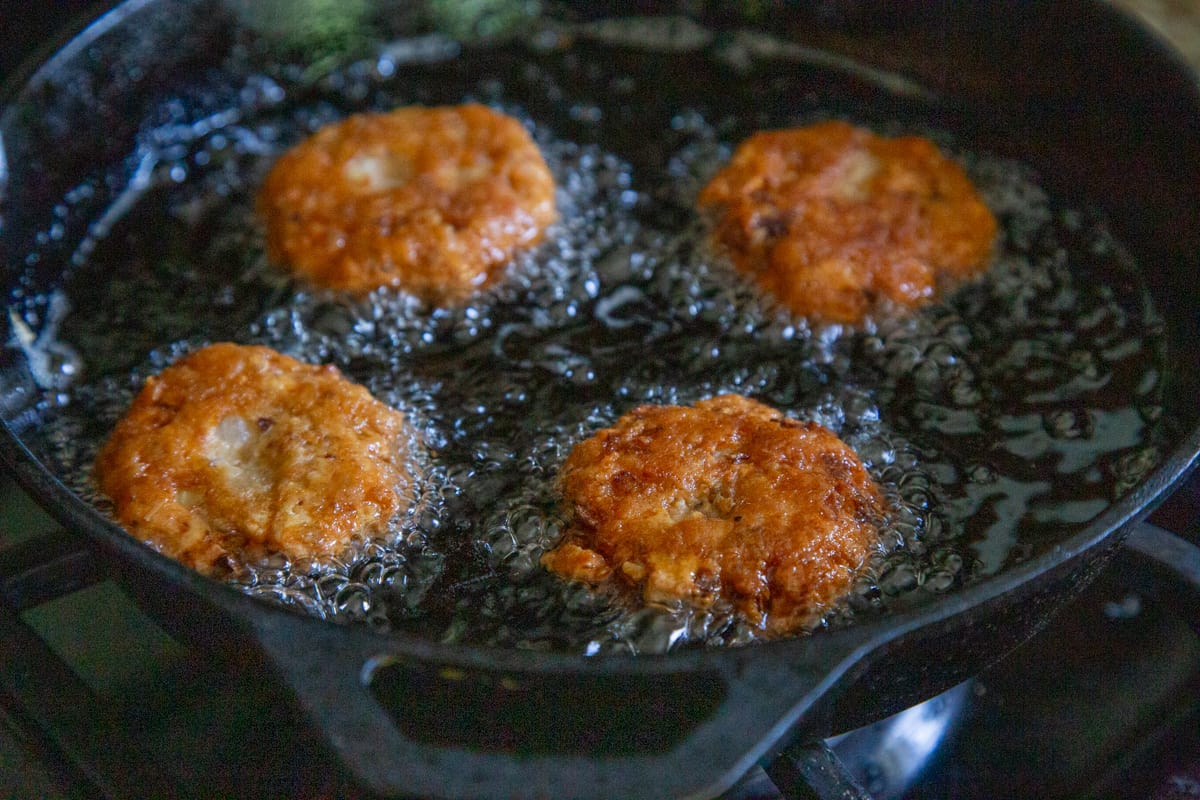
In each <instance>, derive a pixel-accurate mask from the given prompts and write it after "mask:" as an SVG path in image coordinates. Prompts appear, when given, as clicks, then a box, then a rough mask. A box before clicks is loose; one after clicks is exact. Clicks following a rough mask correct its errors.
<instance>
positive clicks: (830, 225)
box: [698, 121, 996, 324]
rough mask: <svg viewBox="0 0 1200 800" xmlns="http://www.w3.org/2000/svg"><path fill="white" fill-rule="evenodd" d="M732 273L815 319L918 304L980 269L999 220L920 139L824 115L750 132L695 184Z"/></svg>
mask: <svg viewBox="0 0 1200 800" xmlns="http://www.w3.org/2000/svg"><path fill="white" fill-rule="evenodd" d="M698 203H699V205H700V207H701V209H703V210H705V211H707V212H708V213H710V214H711V215H712V218H713V220H714V231H713V237H714V240H715V242H716V243H717V246H718V247H719V248H720V249H722V250H724V251H725V252H727V253H728V254H729V256H730V258H731V260H732V261H733V263H734V265H735V266H737V267H738V268H739V269H740V270H741V271H743V272H745V273H747V274H749V275H751V276H752V277H753V278H754V279H755V280H756V281H757V282H758V283H759V285H760V286H762V287H763V288H764V289H766V290H767V291H769V292H770V293H771V294H773V295H774V296H775V297H776V298H778V299H779V300H780V301H781V302H782V303H783V304H784V305H786V306H788V307H789V308H790V309H791V310H792V311H794V312H795V313H797V314H800V315H802V316H807V317H810V318H812V319H815V320H818V321H825V322H838V323H850V324H857V323H859V322H861V321H862V320H863V319H864V318H865V317H866V316H867V315H868V314H871V313H873V312H875V311H877V310H879V306H880V303H881V301H884V302H887V303H889V304H891V305H893V306H895V307H899V308H915V307H918V306H921V305H924V304H926V303H928V302H930V301H931V300H932V299H934V298H935V297H936V296H937V294H938V291H939V284H940V283H941V282H942V281H943V280H946V279H949V280H950V281H955V280H962V279H965V278H969V277H971V276H973V275H975V274H977V273H980V272H982V271H983V270H984V269H986V268H987V266H988V263H989V261H990V258H991V253H992V248H993V244H994V241H995V239H996V219H995V217H993V216H992V213H991V211H989V210H988V208H987V206H986V205H984V203H983V201H982V200H981V199H980V197H979V195H978V193H977V192H976V190H975V187H974V186H973V185H972V184H971V181H970V179H969V178H968V177H967V176H966V174H965V173H964V172H963V170H962V168H960V167H959V166H958V165H957V164H956V163H954V162H953V161H951V160H950V159H948V158H946V157H945V156H943V155H942V154H941V152H939V150H938V149H937V147H936V146H935V145H934V144H933V143H932V142H931V141H929V140H928V139H925V138H922V137H919V136H905V137H901V138H896V139H887V138H882V137H879V136H875V135H874V134H872V133H870V132H868V131H866V130H863V129H861V128H856V127H853V126H851V125H850V124H848V123H845V122H839V121H833V122H823V123H819V124H817V125H811V126H809V127H806V128H796V129H791V130H780V131H768V132H763V133H757V134H755V135H753V136H751V137H750V138H749V139H747V140H746V141H745V142H743V143H742V144H741V145H740V146H739V147H738V148H737V150H736V151H735V152H734V154H733V158H732V160H731V161H730V163H729V164H728V165H727V166H726V167H725V168H724V169H722V170H721V171H720V172H718V173H717V175H716V176H715V177H713V179H712V180H711V181H710V182H709V183H708V185H707V186H705V187H704V189H703V190H702V191H701V192H700V196H699V198H698Z"/></svg>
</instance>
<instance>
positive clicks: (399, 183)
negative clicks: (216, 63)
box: [258, 105, 557, 302]
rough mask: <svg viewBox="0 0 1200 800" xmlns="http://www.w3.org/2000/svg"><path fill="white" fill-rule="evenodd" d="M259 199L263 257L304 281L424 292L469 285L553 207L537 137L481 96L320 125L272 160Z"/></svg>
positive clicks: (489, 272)
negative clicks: (479, 100) (264, 246)
mask: <svg viewBox="0 0 1200 800" xmlns="http://www.w3.org/2000/svg"><path fill="white" fill-rule="evenodd" d="M258 210H259V214H260V215H261V217H262V218H263V219H264V220H265V223H266V231H267V252H268V255H269V257H270V258H271V259H272V260H274V261H275V262H277V263H281V264H284V265H287V266H289V267H290V268H291V269H293V270H294V271H296V272H297V273H299V274H300V275H302V276H304V277H306V278H307V279H308V280H310V281H312V282H313V283H315V284H318V285H320V286H325V287H329V288H334V289H342V290H346V291H350V292H354V293H360V294H361V293H366V292H369V291H371V290H372V289H376V288H379V287H391V288H397V289H405V290H407V291H410V292H412V293H414V294H417V295H420V296H422V297H424V298H426V299H429V300H432V301H435V302H437V301H445V300H456V299H460V298H463V297H466V296H467V295H469V294H471V293H472V292H474V291H475V290H477V289H479V288H480V287H481V286H483V285H484V284H486V283H487V282H489V281H490V280H491V279H492V278H494V277H495V273H496V272H497V269H498V268H499V267H500V266H501V265H503V264H504V263H505V262H506V261H508V260H509V259H510V258H511V257H512V256H513V254H514V253H515V252H516V251H517V250H519V249H521V248H524V247H528V246H530V245H532V244H535V243H536V242H538V241H540V240H541V239H542V237H543V235H544V232H545V229H546V227H547V226H548V225H549V224H550V223H551V222H553V221H554V220H555V219H556V218H557V213H556V212H555V208H554V178H553V176H552V175H551V174H550V170H549V168H548V167H547V166H546V162H545V160H544V159H543V158H542V155H541V152H540V151H539V150H538V148H537V145H536V144H534V142H533V140H532V139H531V138H530V136H529V134H528V133H527V132H526V130H525V129H524V128H523V127H522V126H521V124H520V123H519V122H518V121H517V120H515V119H513V118H511V117H508V116H506V115H504V114H501V113H498V112H496V111H492V110H491V109H489V108H486V107H484V106H480V105H462V106H447V107H440V108H421V107H409V108H401V109H397V110H395V111H392V112H389V113H386V114H356V115H354V116H351V117H348V118H346V119H344V120H342V121H341V122H337V123H334V124H331V125H327V126H326V127H324V128H322V129H321V130H319V131H317V132H316V133H315V134H314V135H313V136H311V137H309V138H308V139H306V140H305V141H303V142H301V143H300V144H298V145H296V146H295V147H294V148H292V149H291V150H289V151H288V152H286V153H284V154H283V156H281V157H280V159H279V160H278V161H277V162H276V163H275V166H274V167H273V168H272V169H271V172H270V173H269V174H268V175H267V178H266V180H265V181H264V183H263V186H262V189H261V190H260V192H259V195H258Z"/></svg>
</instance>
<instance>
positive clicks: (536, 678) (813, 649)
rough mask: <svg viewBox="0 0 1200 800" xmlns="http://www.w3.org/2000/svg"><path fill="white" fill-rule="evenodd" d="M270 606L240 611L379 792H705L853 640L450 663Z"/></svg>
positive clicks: (475, 656) (808, 700) (769, 741)
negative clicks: (602, 656)
mask: <svg viewBox="0 0 1200 800" xmlns="http://www.w3.org/2000/svg"><path fill="white" fill-rule="evenodd" d="M269 611H270V613H263V614H254V615H252V616H253V619H251V620H250V622H251V626H252V628H253V629H254V635H255V637H256V639H257V641H258V642H259V643H260V644H261V646H262V647H263V648H264V650H265V651H266V653H267V655H268V656H269V657H270V660H271V661H272V662H273V663H274V665H275V667H276V668H277V669H278V670H279V672H280V673H281V676H282V677H283V678H284V679H285V680H286V681H287V683H288V684H289V685H290V686H291V688H292V690H293V691H294V693H295V695H296V697H297V699H298V701H299V703H300V705H301V707H302V708H303V709H304V710H305V712H306V713H307V714H308V716H309V718H310V719H311V721H312V722H313V724H314V726H315V727H316V728H317V729H319V730H320V731H321V732H322V733H323V734H324V736H325V738H326V739H327V741H328V742H329V744H330V745H331V746H332V748H333V750H334V751H335V753H336V755H337V757H338V759H339V761H340V762H341V763H342V764H343V765H344V766H345V767H346V768H347V770H348V771H349V773H350V775H351V776H352V777H353V779H354V780H355V781H356V782H358V783H359V784H361V785H362V787H363V788H364V789H366V790H369V791H371V792H373V793H376V794H378V795H381V796H384V797H398V796H419V797H431V798H433V797H436V798H447V799H449V798H460V799H461V800H469V799H470V798H547V797H553V798H566V797H570V798H613V797H622V798H631V799H633V798H654V799H655V800H662V798H671V797H675V798H707V797H714V796H716V795H718V794H720V793H721V792H723V791H725V790H726V789H727V788H728V787H729V786H730V785H732V784H733V783H734V782H735V781H736V780H737V779H738V778H740V777H741V776H742V775H743V774H744V773H745V772H746V771H747V770H748V769H749V768H750V767H751V766H753V765H754V763H755V762H756V761H757V760H758V759H760V758H762V757H763V756H765V755H773V752H774V748H776V747H778V746H780V745H782V744H784V743H785V742H783V741H782V740H783V739H784V737H785V734H786V733H787V732H788V731H789V730H790V729H791V728H792V727H794V726H795V724H796V723H797V722H798V721H799V720H800V719H801V718H802V717H803V716H804V715H805V714H806V713H807V712H808V711H809V710H810V709H811V708H812V707H813V705H814V703H815V702H816V701H817V700H818V699H819V698H821V697H822V696H823V695H824V694H825V693H826V692H828V691H829V690H830V689H831V688H832V687H833V686H834V685H835V684H836V683H837V681H838V680H839V678H841V676H842V675H843V673H844V672H845V671H846V670H847V669H848V668H849V667H850V666H851V665H852V664H854V663H855V662H856V661H857V660H858V658H859V654H860V653H861V652H863V648H864V647H865V637H864V636H863V635H862V634H857V633H856V632H855V630H854V629H851V630H848V631H841V632H838V634H837V635H834V634H829V635H823V636H821V637H820V639H821V640H822V641H817V639H815V638H814V639H809V640H797V641H795V642H780V643H777V644H778V645H779V646H778V647H777V646H775V645H772V646H771V647H770V648H762V647H750V648H743V649H741V650H740V651H726V652H722V653H695V654H681V656H682V657H679V656H672V657H657V658H656V657H643V658H639V659H637V660H636V664H634V662H631V661H630V660H629V659H615V658H614V659H588V658H582V657H579V658H568V657H562V656H553V657H548V658H547V659H546V660H545V661H544V662H534V663H536V664H539V665H538V666H536V667H534V668H530V666H529V664H530V660H529V659H528V658H527V656H528V654H510V653H506V652H503V651H490V652H481V651H463V652H462V653H461V654H457V653H456V654H455V655H454V657H453V658H454V660H453V662H448V661H447V658H446V655H445V650H444V649H442V650H441V651H440V655H439V653H435V652H433V649H434V647H435V646H434V645H428V646H427V647H426V649H424V650H423V649H422V646H421V645H419V644H418V645H411V644H410V643H403V646H404V647H405V648H406V650H407V651H406V652H399V651H398V650H397V648H398V647H399V646H400V645H398V644H397V643H395V642H392V641H390V640H388V639H386V638H383V637H380V636H378V635H376V634H373V633H371V632H370V631H367V630H357V629H353V628H339V627H334V626H331V625H328V624H327V623H318V622H317V621H315V620H310V619H306V618H302V617H300V616H298V615H294V614H291V613H288V612H285V611H276V610H275V609H270V610H269ZM842 634H846V635H842ZM813 645H816V646H813ZM517 655H522V656H526V658H522V659H517V658H516V657H515V656H517Z"/></svg>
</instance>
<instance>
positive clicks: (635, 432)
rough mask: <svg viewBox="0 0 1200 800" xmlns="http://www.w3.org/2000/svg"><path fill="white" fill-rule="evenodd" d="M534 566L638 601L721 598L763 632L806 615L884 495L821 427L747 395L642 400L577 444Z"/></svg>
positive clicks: (864, 541)
mask: <svg viewBox="0 0 1200 800" xmlns="http://www.w3.org/2000/svg"><path fill="white" fill-rule="evenodd" d="M560 487H561V491H562V497H563V502H564V503H565V508H566V513H567V516H568V519H569V522H570V527H569V529H568V532H567V534H566V536H565V538H564V539H563V541H562V542H561V543H560V544H559V545H558V546H557V547H556V548H555V549H553V550H551V551H549V552H547V553H545V554H544V555H543V556H542V565H543V566H545V567H546V568H547V569H549V570H550V571H552V572H555V573H558V574H559V575H562V576H564V577H566V578H570V579H574V580H579V581H585V582H588V583H591V584H600V583H603V582H606V581H609V580H610V579H611V580H615V581H617V582H618V584H619V585H623V586H625V587H628V588H633V589H635V590H636V591H638V592H640V594H641V595H642V596H643V598H644V599H645V600H646V601H648V602H663V601H671V600H683V601H684V602H686V603H689V604H691V605H693V606H698V607H701V608H703V607H708V606H709V605H711V604H712V603H713V602H714V601H716V600H718V599H722V600H724V601H725V602H727V603H729V604H730V605H732V606H733V607H734V608H735V609H737V610H738V611H739V612H740V613H741V614H742V615H744V616H745V618H746V619H748V620H749V621H750V622H751V623H753V624H755V625H757V626H759V627H760V628H762V629H763V630H765V631H766V632H767V633H768V634H770V635H781V634H788V633H794V632H796V631H798V630H800V629H802V628H804V627H806V626H808V625H811V624H812V623H814V622H815V621H816V620H817V618H818V617H819V615H820V613H821V612H822V610H823V609H824V607H826V606H828V604H829V603H831V602H832V601H834V600H835V599H837V598H838V597H839V596H841V595H843V594H844V593H845V592H846V591H847V590H848V589H849V587H850V583H851V580H852V579H853V576H854V573H855V571H856V570H857V569H858V568H859V567H860V566H861V565H862V564H863V562H864V560H865V559H866V558H867V555H868V553H869V552H870V551H871V549H872V547H873V546H874V545H875V544H876V543H877V542H878V541H879V535H878V526H879V524H880V523H881V522H882V519H883V515H884V503H883V499H882V496H881V494H880V492H879V489H878V488H877V487H876V485H875V483H874V481H873V480H872V479H871V477H870V475H868V474H867V470H866V469H865V468H864V466H863V464H862V462H861V461H859V459H858V457H857V456H856V455H855V454H854V452H853V451H852V450H851V449H850V448H849V447H847V446H846V445H845V444H843V443H842V441H841V440H840V439H838V438H837V436H835V435H834V434H833V433H831V432H830V431H829V430H827V429H825V428H823V427H821V426H820V425H817V424H815V423H812V422H798V421H796V420H793V419H789V418H787V417H785V416H783V415H782V414H780V413H779V412H777V411H775V410H773V409H771V408H769V407H767V406H765V405H763V404H761V403H758V402H756V401H754V400H749V399H746V398H744V397H739V396H736V395H722V396H719V397H715V398H712V399H711V400H704V401H702V402H699V403H697V404H696V405H695V406H694V407H681V406H640V407H638V408H635V409H634V410H633V411H631V412H630V413H628V414H626V415H625V416H623V417H621V418H620V419H619V420H617V422H616V424H615V425H614V426H613V427H611V428H606V429H604V430H602V431H600V432H599V433H597V434H595V435H594V436H592V437H591V438H590V439H587V440H585V441H583V442H581V443H580V444H579V445H577V446H576V447H575V448H574V449H573V450H572V451H571V454H570V455H569V456H568V457H567V460H566V463H565V464H564V465H563V469H562V473H561V476H560Z"/></svg>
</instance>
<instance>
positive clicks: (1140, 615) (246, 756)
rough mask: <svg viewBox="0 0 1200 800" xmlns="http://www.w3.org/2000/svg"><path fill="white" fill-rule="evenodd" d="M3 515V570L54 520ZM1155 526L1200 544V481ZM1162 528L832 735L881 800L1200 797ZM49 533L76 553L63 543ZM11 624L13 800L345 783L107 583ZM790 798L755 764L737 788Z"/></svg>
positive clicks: (1176, 603)
mask: <svg viewBox="0 0 1200 800" xmlns="http://www.w3.org/2000/svg"><path fill="white" fill-rule="evenodd" d="M0 509H2V511H0V562H2V561H3V559H4V558H6V557H8V555H9V554H11V553H14V552H16V553H19V552H20V550H19V546H20V543H21V542H22V541H30V540H31V539H33V538H35V537H37V536H38V535H39V534H44V533H46V532H47V531H54V530H55V525H54V523H53V522H52V521H51V520H50V519H49V518H48V517H47V516H46V515H45V514H43V513H42V512H41V511H40V510H39V509H37V507H36V506H34V505H33V504H32V502H30V501H29V500H28V499H26V498H25V497H24V495H23V494H21V492H20V490H19V489H17V488H16V487H15V486H14V485H13V484H12V482H11V481H10V480H9V479H7V478H6V477H3V476H0ZM1152 521H1153V522H1156V523H1159V524H1163V525H1170V526H1171V527H1172V528H1174V529H1175V530H1178V531H1182V532H1185V533H1188V534H1190V538H1193V539H1196V540H1200V477H1198V478H1194V479H1193V480H1192V481H1191V482H1190V483H1189V484H1187V485H1186V486H1185V487H1183V488H1182V489H1181V490H1179V491H1178V492H1177V493H1176V494H1175V495H1174V496H1173V497H1172V498H1170V499H1169V500H1168V502H1167V504H1165V505H1164V506H1163V507H1162V508H1161V509H1159V511H1158V512H1156V514H1155V515H1154V516H1153V517H1152ZM1158 533H1160V532H1159V531H1157V530H1156V529H1154V528H1152V527H1149V526H1146V527H1145V528H1143V529H1139V530H1136V531H1135V532H1134V533H1133V534H1132V536H1131V537H1130V539H1129V540H1128V542H1127V544H1126V545H1125V546H1124V549H1123V551H1122V552H1120V553H1119V554H1118V555H1117V556H1116V557H1115V558H1114V559H1113V560H1112V561H1111V562H1110V565H1109V566H1108V567H1106V568H1105V570H1104V571H1103V573H1102V574H1101V575H1100V577H1099V578H1098V579H1097V580H1096V581H1095V583H1094V584H1093V585H1092V586H1091V587H1090V588H1089V589H1088V590H1087V591H1086V592H1085V593H1084V594H1082V595H1081V596H1080V597H1079V598H1078V599H1077V600H1075V601H1073V602H1072V603H1071V604H1070V605H1069V606H1068V608H1067V609H1066V610H1065V611H1063V612H1062V613H1060V615H1059V616H1058V617H1056V618H1055V619H1054V620H1053V621H1052V622H1051V624H1050V625H1049V626H1048V627H1047V628H1046V629H1045V630H1043V631H1042V632H1041V633H1039V634H1038V635H1037V636H1036V637H1034V639H1032V640H1031V641H1030V642H1029V643H1027V644H1026V645H1025V646H1023V647H1022V648H1020V649H1019V650H1018V651H1017V652H1016V653H1014V654H1012V655H1011V656H1009V657H1008V658H1006V659H1005V660H1003V661H1002V662H1001V663H1000V664H999V665H997V666H996V667H994V668H992V669H990V670H988V671H987V672H984V673H983V674H981V675H979V676H977V677H976V678H975V679H973V680H972V681H970V682H968V683H966V684H963V685H961V686H959V687H956V688H955V689H953V690H951V692H949V693H947V694H946V695H944V696H940V697H937V698H934V699H932V700H931V701H929V702H927V703H924V704H922V705H921V706H918V707H916V708H914V709H910V710H909V711H907V712H903V713H902V714H901V715H898V717H896V718H893V719H891V720H885V721H883V722H881V723H878V724H876V725H875V726H872V727H871V728H869V729H862V730H860V731H856V732H852V733H850V734H848V735H846V736H843V737H839V738H837V739H833V740H830V741H829V742H828V743H827V744H829V745H830V746H831V747H832V749H833V752H834V753H836V754H837V756H838V757H839V758H840V759H841V761H842V762H843V764H844V767H845V769H846V771H847V772H848V773H849V777H851V778H852V779H854V780H855V781H857V782H858V784H859V785H860V786H861V787H862V788H863V789H865V790H866V792H867V793H868V794H869V796H871V797H874V798H880V799H882V798H906V799H907V800H923V799H924V798H944V797H958V798H976V797H978V798H997V797H1039V798H1083V797H1106V798H1108V797H1111V798H1130V800H1132V799H1133V798H1139V799H1141V798H1155V799H1156V800H1181V799H1182V798H1196V797H1200V550H1196V549H1192V550H1191V551H1190V552H1187V553H1185V554H1184V556H1183V557H1176V556H1171V555H1164V554H1163V552H1162V548H1163V547H1164V546H1170V543H1171V538H1172V537H1159V536H1158ZM64 537H65V538H64ZM38 541H39V542H58V543H62V544H63V546H64V547H69V546H70V539H69V535H65V534H59V535H56V536H53V537H51V538H50V539H41V540H38ZM1174 541H1175V542H1178V541H1179V540H1177V539H1176V540H1174ZM14 545H16V546H17V547H18V549H17V550H13V549H12V547H13V546H14ZM55 546H57V545H55ZM1147 554H1149V555H1147ZM1156 559H1157V560H1156ZM1164 560H1165V561H1166V562H1167V563H1173V564H1174V565H1175V566H1173V567H1170V568H1167V567H1164V566H1163V565H1162V563H1160V562H1162V561H1164ZM1189 570H1190V574H1189ZM4 573H5V570H4V569H0V578H3V574H4ZM81 582H82V583H87V582H88V581H86V580H84V581H81ZM2 623H3V624H0V628H2V630H0V677H3V680H2V681H0V687H7V689H8V690H11V689H12V688H13V687H17V688H18V689H20V691H19V692H16V693H14V692H12V691H5V692H0V720H2V721H3V723H4V724H3V725H2V726H0V796H2V797H12V798H35V797H38V798H91V797H133V796H138V797H141V796H155V797H160V796H170V797H192V796H196V797H208V796H222V797H239V796H263V795H266V796H275V795H288V796H295V797H300V796H313V795H314V793H315V794H317V795H322V796H324V795H326V794H329V793H344V792H346V791H348V790H347V783H346V782H345V779H344V777H343V776H341V775H340V774H339V773H338V772H337V771H336V769H333V768H331V767H330V766H329V765H328V764H326V763H325V762H324V761H323V760H322V756H321V750H320V748H319V747H318V746H317V745H316V743H314V742H311V741H309V740H307V739H306V738H305V736H306V734H304V733H303V732H302V731H303V726H302V725H301V723H300V720H299V717H298V715H297V714H296V713H295V712H294V711H293V710H292V709H291V707H290V705H289V703H288V701H287V699H286V698H285V697H282V696H280V695H279V694H278V690H277V689H275V688H273V687H272V685H271V684H270V683H269V682H267V681H265V680H263V679H262V677H261V675H260V674H259V673H258V672H256V671H255V670H253V669H247V670H244V671H242V670H231V669H229V668H228V667H222V666H218V665H214V664H213V663H212V662H210V660H209V659H208V658H207V657H206V654H204V653H201V652H197V651H196V650H194V649H192V648H190V647H188V646H186V645H184V644H182V643H180V642H178V641H176V640H175V639H173V638H171V637H170V636H169V635H168V634H166V633H164V632H163V631H162V630H161V629H159V628H158V627H157V626H156V625H155V624H154V623H153V622H152V621H151V620H150V619H148V618H147V617H146V616H145V615H144V614H143V613H142V612H141V611H140V610H139V609H138V608H137V606H136V605H134V603H133V602H132V601H131V600H130V599H128V598H127V597H126V596H125V595H124V594H123V592H122V591H121V589H120V588H119V587H118V586H117V585H116V584H115V583H113V582H111V581H108V580H100V581H99V582H95V583H91V584H90V585H88V586H87V587H86V588H84V589H82V590H80V591H78V592H75V593H72V594H68V595H66V596H64V597H61V598H58V599H53V600H50V601H49V602H45V603H36V604H31V605H30V607H29V608H27V609H25V610H24V611H22V612H21V613H20V614H19V615H14V614H12V613H11V612H10V611H9V610H8V609H4V617H3V618H2ZM314 787H315V788H314ZM788 791H789V792H791V794H789V795H786V796H793V797H794V796H804V795H803V793H802V792H801V793H800V794H796V793H795V790H794V789H788ZM783 796H785V795H784V794H782V793H781V792H780V791H779V790H778V789H777V788H776V787H775V785H774V784H773V783H772V782H771V781H770V780H769V779H768V778H767V777H766V773H765V772H764V771H763V770H762V769H761V768H755V769H754V770H752V771H751V772H750V773H749V774H748V775H747V776H746V777H745V778H744V779H743V780H742V782H741V783H739V784H738V785H737V786H736V787H734V788H733V789H732V790H731V791H730V792H729V793H728V795H727V798H730V799H731V800H768V798H770V800H775V799H776V798H780V797H783Z"/></svg>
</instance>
